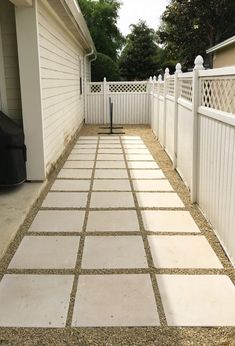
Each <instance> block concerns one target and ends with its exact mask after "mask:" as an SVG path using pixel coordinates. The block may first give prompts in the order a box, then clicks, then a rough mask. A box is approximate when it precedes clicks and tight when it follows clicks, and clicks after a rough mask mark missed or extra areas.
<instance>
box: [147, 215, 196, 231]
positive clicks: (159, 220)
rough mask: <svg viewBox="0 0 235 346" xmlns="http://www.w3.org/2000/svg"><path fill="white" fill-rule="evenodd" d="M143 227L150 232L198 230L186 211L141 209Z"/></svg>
mask: <svg viewBox="0 0 235 346" xmlns="http://www.w3.org/2000/svg"><path fill="white" fill-rule="evenodd" d="M141 214H142V219H143V223H144V228H145V230H146V231H152V232H189V233H190V232H193V233H199V232H200V230H199V228H198V226H197V225H196V223H195V221H194V220H193V218H192V216H191V215H190V213H189V212H188V211H181V210H179V211H178V210H172V211H168V210H153V211H152V210H143V211H141Z"/></svg>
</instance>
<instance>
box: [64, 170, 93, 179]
mask: <svg viewBox="0 0 235 346" xmlns="http://www.w3.org/2000/svg"><path fill="white" fill-rule="evenodd" d="M91 174H92V169H76V168H73V169H66V168H62V169H61V171H60V172H59V174H58V176H57V177H58V178H64V179H69V178H71V179H84V178H86V179H90V178H91Z"/></svg>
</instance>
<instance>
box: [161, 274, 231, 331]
mask: <svg viewBox="0 0 235 346" xmlns="http://www.w3.org/2000/svg"><path fill="white" fill-rule="evenodd" d="M157 281H158V285H159V289H160V294H161V298H162V302H163V307H164V311H165V315H166V319H167V322H168V325H170V326H192V327H194V326H195V327H219V326H235V313H234V306H235V287H234V285H233V283H232V281H231V280H230V279H229V278H228V277H227V276H225V275H157Z"/></svg>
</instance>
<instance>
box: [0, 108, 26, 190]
mask: <svg viewBox="0 0 235 346" xmlns="http://www.w3.org/2000/svg"><path fill="white" fill-rule="evenodd" d="M25 163H26V146H25V144H24V132H23V130H22V129H21V128H20V127H19V126H18V125H17V124H15V122H14V121H12V120H11V119H10V118H8V117H7V116H6V115H5V114H4V113H2V112H0V186H13V185H19V184H21V183H23V182H24V181H25V180H26V165H25Z"/></svg>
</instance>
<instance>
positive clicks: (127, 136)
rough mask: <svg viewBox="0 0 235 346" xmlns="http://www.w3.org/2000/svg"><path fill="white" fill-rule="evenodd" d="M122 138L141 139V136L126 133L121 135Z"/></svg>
mask: <svg viewBox="0 0 235 346" xmlns="http://www.w3.org/2000/svg"><path fill="white" fill-rule="evenodd" d="M121 139H124V140H125V139H134V140H135V139H141V137H140V136H134V135H133V136H131V135H130V136H129V135H124V136H121Z"/></svg>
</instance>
